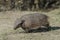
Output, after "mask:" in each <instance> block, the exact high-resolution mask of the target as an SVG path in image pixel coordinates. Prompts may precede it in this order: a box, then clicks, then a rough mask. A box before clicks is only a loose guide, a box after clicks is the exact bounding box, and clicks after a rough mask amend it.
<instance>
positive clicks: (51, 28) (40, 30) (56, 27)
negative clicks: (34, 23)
mask: <svg viewBox="0 0 60 40" xmlns="http://www.w3.org/2000/svg"><path fill="white" fill-rule="evenodd" d="M58 29H60V27H58V26H53V27H50V28H49V29H48V30H47V29H45V28H41V29H37V30H33V33H34V32H48V31H53V30H58Z"/></svg>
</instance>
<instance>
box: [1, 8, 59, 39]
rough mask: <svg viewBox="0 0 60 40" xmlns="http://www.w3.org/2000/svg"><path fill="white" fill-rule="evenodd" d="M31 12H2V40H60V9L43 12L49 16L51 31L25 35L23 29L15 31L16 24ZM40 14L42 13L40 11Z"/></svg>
mask: <svg viewBox="0 0 60 40" xmlns="http://www.w3.org/2000/svg"><path fill="white" fill-rule="evenodd" d="M29 13H34V12H31V11H28V12H27V11H24V12H22V11H6V12H0V40H60V9H55V10H53V11H50V12H45V13H44V12H43V14H46V15H48V16H49V22H50V25H51V27H52V28H51V31H47V32H37V33H24V30H22V29H21V28H19V29H17V30H14V29H13V28H14V22H15V20H16V19H17V18H20V17H21V16H22V15H24V14H29ZM38 13H41V12H39V11H38Z"/></svg>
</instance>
